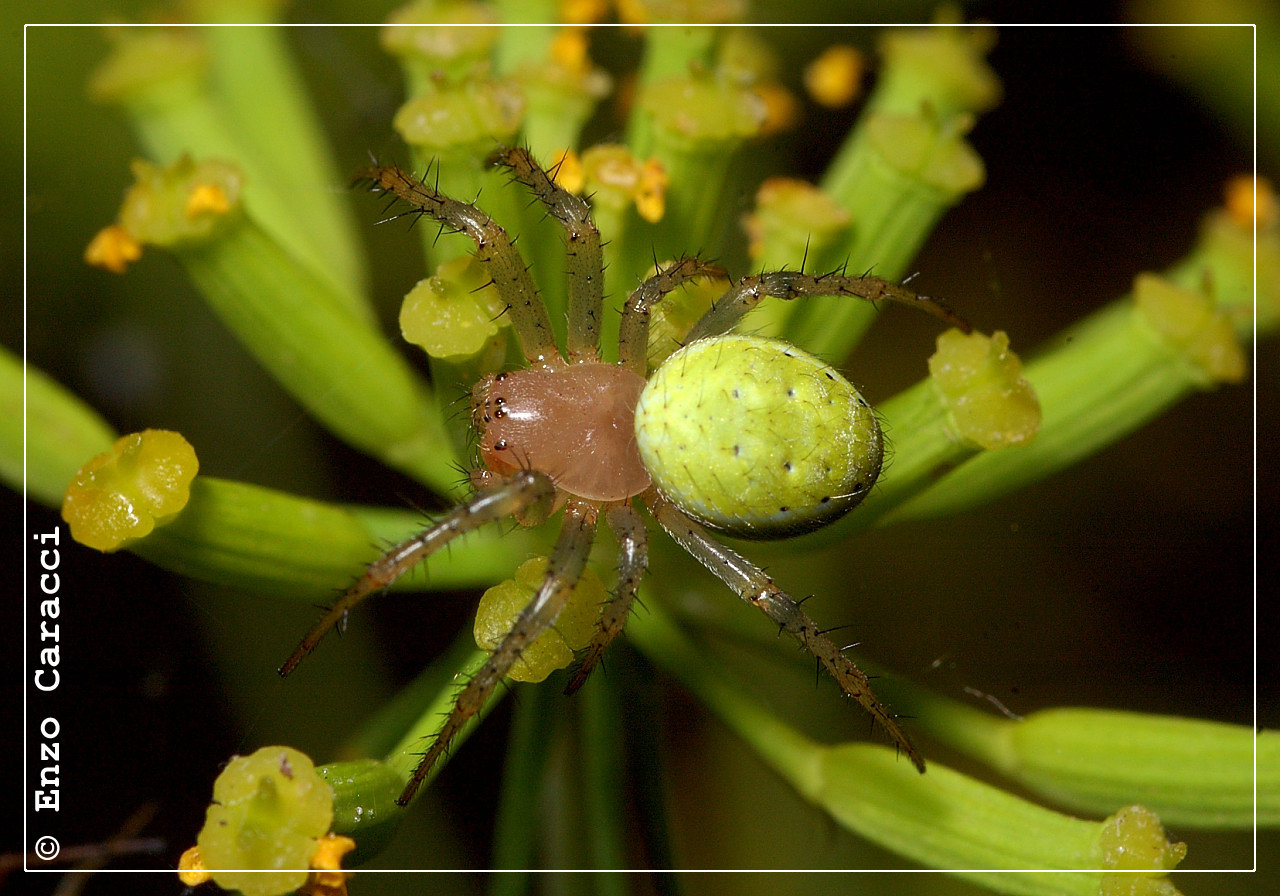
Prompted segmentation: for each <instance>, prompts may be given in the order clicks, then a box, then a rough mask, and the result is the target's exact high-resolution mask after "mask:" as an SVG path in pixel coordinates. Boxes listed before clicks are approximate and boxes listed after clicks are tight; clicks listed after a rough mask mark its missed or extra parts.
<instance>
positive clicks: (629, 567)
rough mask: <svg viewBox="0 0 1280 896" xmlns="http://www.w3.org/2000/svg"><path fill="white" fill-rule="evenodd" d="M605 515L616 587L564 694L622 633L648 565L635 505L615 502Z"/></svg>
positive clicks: (641, 522)
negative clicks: (614, 551)
mask: <svg viewBox="0 0 1280 896" xmlns="http://www.w3.org/2000/svg"><path fill="white" fill-rule="evenodd" d="M605 519H606V520H608V522H609V528H610V529H612V530H613V533H614V535H616V536H617V538H618V589H617V591H615V592H614V594H613V597H612V598H610V600H609V602H608V603H607V604H605V605H604V610H603V611H602V612H601V613H600V623H599V625H598V627H597V628H596V633H595V636H594V637H593V638H592V639H591V643H590V644H588V645H587V649H586V652H585V653H584V654H583V655H582V659H581V660H580V661H579V662H578V667H577V668H576V669H575V670H574V672H573V677H572V678H571V679H570V680H569V684H568V685H567V686H566V687H565V689H564V692H565V693H566V694H572V693H575V692H576V691H577V690H578V688H580V687H582V685H583V684H584V683H585V682H586V680H587V676H588V675H590V674H591V670H593V669H594V668H595V667H596V665H597V664H599V662H600V657H602V656H603V655H604V651H605V649H606V648H607V647H608V646H609V644H610V643H611V642H612V641H613V639H614V638H616V637H618V635H619V634H621V633H622V629H623V626H625V625H626V624H627V614H628V613H630V612H631V604H632V602H633V601H634V600H635V597H636V591H637V589H639V587H640V580H641V579H642V578H644V573H645V570H646V569H647V568H648V566H649V536H648V533H647V532H646V531H645V526H644V520H642V519H641V518H640V514H639V513H637V512H636V509H635V508H634V507H632V506H631V504H630V503H629V502H628V503H623V504H615V505H613V506H612V507H610V508H609V509H608V510H606V511H605Z"/></svg>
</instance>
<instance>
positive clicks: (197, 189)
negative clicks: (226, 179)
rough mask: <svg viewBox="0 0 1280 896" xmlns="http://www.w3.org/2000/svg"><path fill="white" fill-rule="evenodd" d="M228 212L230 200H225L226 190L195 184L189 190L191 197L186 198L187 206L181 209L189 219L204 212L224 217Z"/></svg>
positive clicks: (216, 186) (210, 185)
mask: <svg viewBox="0 0 1280 896" xmlns="http://www.w3.org/2000/svg"><path fill="white" fill-rule="evenodd" d="M229 211H231V200H230V199H228V198H227V191H226V190H224V189H222V187H220V186H218V185H217V184H196V185H195V186H193V187H192V188H191V195H189V196H188V197H187V206H186V208H185V209H183V214H185V215H186V216H187V218H188V219H191V218H195V217H196V216H198V215H202V214H204V213H205V212H208V213H210V214H214V215H225V214H226V213H227V212H229Z"/></svg>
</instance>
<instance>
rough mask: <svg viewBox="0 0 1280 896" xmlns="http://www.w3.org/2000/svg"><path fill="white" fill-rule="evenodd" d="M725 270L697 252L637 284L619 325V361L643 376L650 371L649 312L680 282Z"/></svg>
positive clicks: (717, 274)
mask: <svg viewBox="0 0 1280 896" xmlns="http://www.w3.org/2000/svg"><path fill="white" fill-rule="evenodd" d="M723 276H725V271H724V269H723V268H721V267H720V266H719V265H715V264H712V263H711V262H708V261H703V260H702V259H700V258H697V257H695V256H689V255H686V256H685V257H684V258H681V259H678V260H677V261H675V262H672V263H671V264H669V265H667V266H666V267H665V268H663V267H660V268H659V270H658V272H657V273H656V274H654V275H653V276H651V277H649V278H648V279H647V280H645V281H644V282H643V283H641V284H640V285H639V286H637V287H636V288H635V289H634V290H633V291H632V293H631V295H630V296H628V297H627V301H626V303H625V304H624V305H623V306H622V321H621V323H620V324H619V325H618V363H619V364H621V365H622V366H623V367H626V368H628V369H630V370H633V371H635V372H636V373H638V374H640V376H646V375H647V374H648V372H649V312H650V311H651V310H652V309H653V306H654V305H656V304H658V303H659V302H661V301H662V299H663V298H664V297H665V296H666V295H667V293H669V292H671V291H672V290H673V289H675V288H676V287H677V286H681V285H683V284H685V283H687V282H688V281H690V280H696V279H697V278H698V277H723Z"/></svg>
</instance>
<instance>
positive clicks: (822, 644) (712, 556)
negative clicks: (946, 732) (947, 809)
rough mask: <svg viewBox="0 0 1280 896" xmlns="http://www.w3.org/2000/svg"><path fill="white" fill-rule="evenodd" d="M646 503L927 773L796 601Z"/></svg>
mask: <svg viewBox="0 0 1280 896" xmlns="http://www.w3.org/2000/svg"><path fill="white" fill-rule="evenodd" d="M644 501H645V504H646V505H648V507H649V510H650V512H651V513H652V514H653V516H654V519H656V520H657V521H658V523H659V524H660V525H661V526H662V528H663V529H665V530H666V531H667V534H669V535H670V536H671V537H672V538H673V539H675V541H676V543H677V544H679V545H680V546H681V547H682V548H684V549H685V550H686V551H688V552H689V554H690V555H691V556H693V557H694V559H696V560H697V561H698V562H699V563H701V564H702V565H703V566H705V567H706V568H707V569H708V570H710V571H711V573H712V574H713V575H714V576H715V577H716V578H718V579H720V581H722V582H724V583H725V584H726V585H728V586H729V588H730V589H732V590H733V591H734V593H736V594H737V595H738V597H740V598H742V599H743V600H745V601H746V602H747V603H749V604H753V605H754V606H757V607H759V608H760V609H761V610H763V611H764V612H765V614H766V615H767V616H768V617H769V618H770V619H772V620H773V621H774V622H776V623H778V625H779V626H781V627H782V628H784V629H786V630H787V631H788V632H790V633H791V634H792V635H793V636H794V637H795V639H796V640H797V641H799V642H800V645H801V646H802V647H803V648H804V649H805V650H807V651H808V652H809V653H810V654H812V655H813V656H815V657H817V659H818V661H819V662H820V663H822V665H823V666H824V667H826V669H827V671H828V672H830V673H831V676H832V677H833V678H834V679H835V680H836V682H837V683H838V684H839V685H840V689H841V690H843V691H844V692H845V693H846V694H848V695H849V696H850V697H852V698H853V699H854V700H856V701H858V703H859V704H860V705H861V706H862V708H863V709H865V710H866V711H867V712H869V713H870V714H871V717H872V718H873V719H875V720H876V721H877V722H879V723H880V727H882V728H883V729H884V730H885V732H886V733H887V734H888V735H889V737H890V738H891V739H892V740H893V742H894V743H895V744H896V745H897V746H898V749H900V750H901V751H902V752H904V753H906V754H907V757H908V758H909V759H910V760H911V762H912V764H913V765H915V767H916V769H917V770H919V771H920V772H922V773H923V772H924V757H923V756H921V755H920V753H919V752H918V751H917V750H916V748H915V747H914V746H912V744H911V741H910V740H909V739H908V738H907V735H906V734H905V733H904V732H903V730H902V729H901V728H900V727H899V726H898V723H897V721H896V720H895V719H894V717H893V716H892V715H891V714H890V713H889V710H888V709H886V708H885V706H884V704H883V703H881V702H880V701H879V700H878V699H877V698H876V695H875V694H874V693H873V692H872V690H871V682H870V681H869V680H868V679H867V676H866V674H865V673H863V671H862V670H861V669H859V668H858V667H857V666H856V665H854V662H853V660H851V659H849V658H848V657H847V656H845V655H844V654H843V653H842V652H841V651H840V649H839V648H838V647H836V645H835V643H834V642H832V641H831V639H829V638H828V637H827V636H826V635H824V634H823V633H822V630H821V629H819V628H818V626H817V624H816V623H815V622H814V621H813V620H812V619H810V618H809V616H808V614H807V613H805V612H804V610H803V609H801V607H800V604H799V602H797V601H796V600H795V598H793V597H792V596H791V595H789V594H787V593H786V592H785V591H783V590H782V589H781V588H779V587H778V586H777V585H775V584H774V582H773V580H772V579H771V578H769V576H768V575H767V574H766V573H765V572H764V570H762V569H761V568H760V567H758V566H756V565H755V564H754V563H752V562H751V561H749V560H747V559H746V558H745V557H743V556H742V555H741V554H738V553H737V552H736V551H734V550H732V549H730V548H728V547H726V546H724V545H722V544H720V543H719V542H717V541H715V540H714V539H712V538H711V536H709V535H708V534H707V532H706V530H705V529H703V528H702V527H701V526H699V525H698V524H697V523H695V522H694V521H693V520H691V519H689V518H688V517H687V516H685V515H684V513H682V512H681V511H680V510H679V509H678V508H677V507H676V506H675V505H674V504H672V503H671V502H670V501H668V500H667V499H666V498H664V497H662V495H661V494H660V493H659V492H658V490H657V489H650V490H649V491H648V492H646V493H645V494H644Z"/></svg>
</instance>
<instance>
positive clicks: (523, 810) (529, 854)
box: [488, 687, 555, 896]
mask: <svg viewBox="0 0 1280 896" xmlns="http://www.w3.org/2000/svg"><path fill="white" fill-rule="evenodd" d="M521 696H522V699H521V700H520V701H519V702H518V703H517V704H516V707H515V711H514V716H513V720H512V723H511V733H510V736H509V737H508V739H507V758H506V761H505V762H504V763H503V764H502V793H501V796H500V797H499V803H498V815H497V819H496V821H495V822H494V831H493V858H492V862H491V864H492V866H493V867H494V868H496V869H500V870H504V871H507V870H509V871H515V870H517V869H521V868H532V867H533V866H534V861H535V860H534V854H535V851H536V849H537V843H538V837H539V832H540V829H541V824H540V823H539V821H540V819H539V813H538V812H537V805H538V792H539V790H540V789H541V787H542V783H543V780H544V774H545V772H546V764H547V763H546V760H547V741H548V739H549V736H550V732H551V728H552V725H551V720H552V718H553V710H552V707H551V702H552V700H553V699H554V697H555V695H554V692H553V691H552V689H551V688H549V687H542V688H527V689H526V693H524V694H522V695H521ZM527 887H528V875H526V874H495V875H493V876H492V877H491V878H490V880H489V890H488V893H489V896H519V894H521V893H524V892H525V891H526V889H527Z"/></svg>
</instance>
